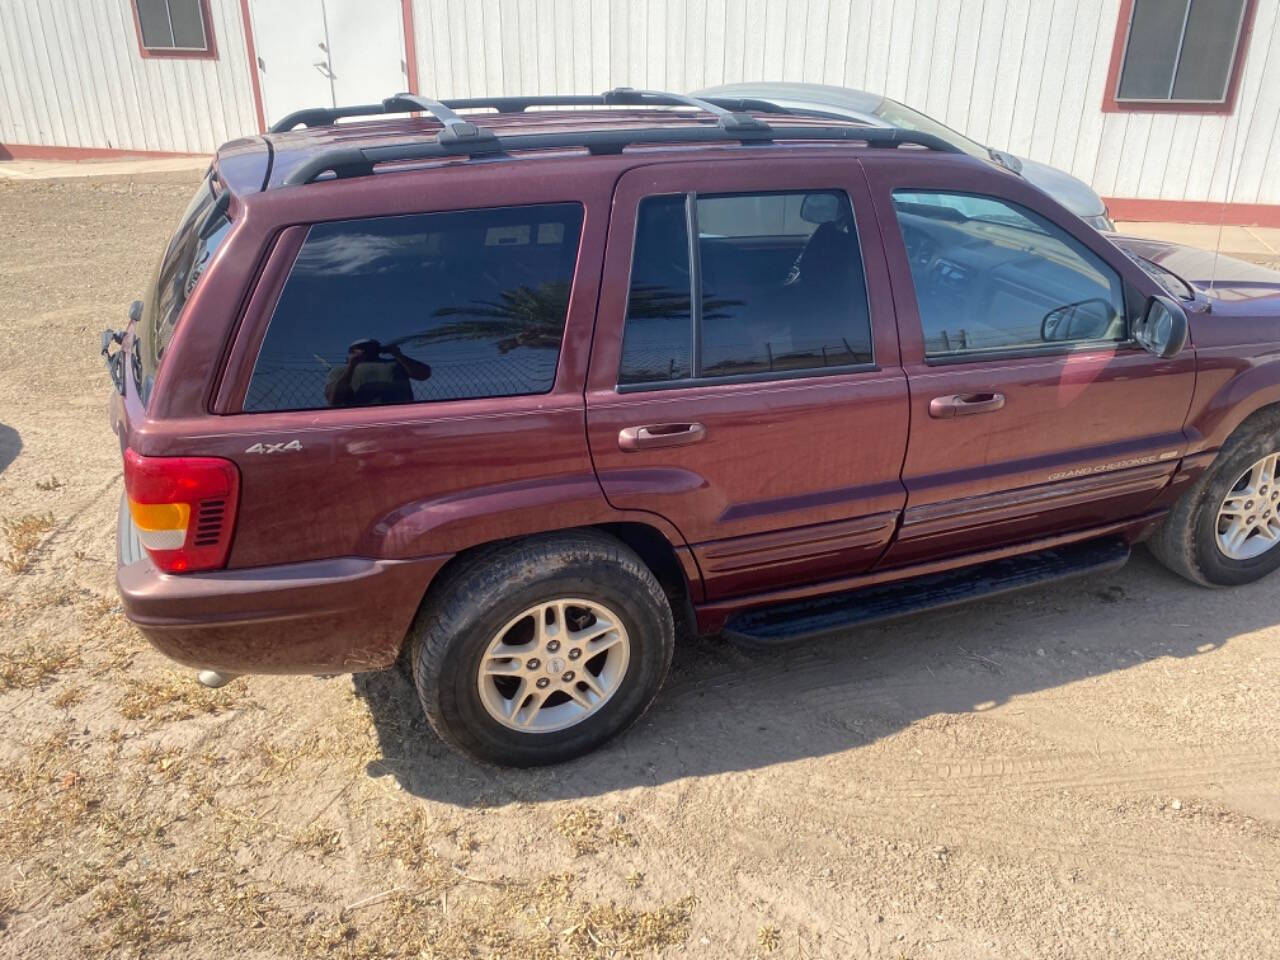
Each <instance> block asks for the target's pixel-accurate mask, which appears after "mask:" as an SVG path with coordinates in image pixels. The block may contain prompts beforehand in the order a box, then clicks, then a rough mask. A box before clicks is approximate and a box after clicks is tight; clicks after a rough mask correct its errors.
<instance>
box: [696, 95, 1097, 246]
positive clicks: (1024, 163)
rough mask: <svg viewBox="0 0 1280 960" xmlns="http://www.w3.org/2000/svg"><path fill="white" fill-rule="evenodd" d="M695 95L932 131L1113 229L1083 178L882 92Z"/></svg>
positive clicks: (1093, 222) (1085, 217) (1088, 220)
mask: <svg viewBox="0 0 1280 960" xmlns="http://www.w3.org/2000/svg"><path fill="white" fill-rule="evenodd" d="M692 96H695V97H702V98H704V99H705V98H710V99H713V100H728V99H744V100H763V101H765V102H768V103H773V104H777V105H778V106H779V107H785V108H787V109H789V110H812V111H815V112H821V113H825V114H828V115H830V116H838V117H848V118H850V119H853V120H858V121H860V122H862V123H867V124H871V125H872V126H876V127H899V128H901V129H903V130H916V131H919V132H921V133H931V134H933V135H934V136H935V137H939V138H941V139H943V140H946V141H947V142H949V143H951V144H953V145H954V146H956V147H958V148H959V149H961V150H963V151H964V152H965V153H967V154H970V155H971V156H975V157H979V158H981V159H983V160H994V161H995V162H996V163H998V164H1000V165H1001V166H1004V167H1008V168H1009V169H1010V170H1012V171H1013V172H1014V173H1018V174H1021V176H1022V177H1023V179H1025V180H1027V181H1028V182H1029V183H1032V184H1034V185H1035V186H1037V187H1039V188H1040V189H1041V190H1043V191H1044V192H1045V193H1047V194H1049V196H1051V197H1053V199H1055V200H1057V201H1058V202H1059V203H1060V204H1062V205H1063V206H1064V207H1066V208H1067V209H1068V210H1070V211H1071V212H1072V213H1074V214H1075V215H1076V216H1078V217H1079V218H1080V219H1081V220H1083V221H1084V222H1085V223H1087V224H1089V226H1091V227H1093V228H1094V229H1095V230H1102V231H1105V232H1108V233H1110V232H1113V231H1114V230H1115V224H1113V223H1112V222H1111V217H1110V215H1109V214H1108V213H1107V205H1106V204H1105V203H1103V202H1102V197H1100V196H1098V194H1097V193H1096V192H1095V191H1094V189H1093V188H1092V187H1090V186H1089V185H1088V184H1087V183H1085V182H1084V181H1083V180H1080V179H1079V178H1077V177H1073V176H1072V175H1071V174H1069V173H1066V172H1065V171H1062V170H1059V169H1058V168H1057V167H1051V166H1049V165H1048V164H1044V163H1037V162H1036V161H1035V160H1028V159H1026V158H1025V157H1015V156H1014V155H1013V154H1011V153H1005V152H1004V151H1003V150H995V149H992V148H991V147H986V146H983V145H982V144H980V143H978V142H977V141H976V140H970V139H969V138H968V137H966V136H965V135H964V134H962V133H959V132H957V131H955V130H952V129H951V128H950V127H948V126H946V125H945V124H943V123H939V122H938V121H937V120H934V119H933V118H932V117H930V116H927V115H926V114H923V113H921V112H920V111H918V110H913V109H912V108H911V107H908V106H906V105H905V104H901V103H898V102H897V101H896V100H890V99H889V98H888V97H882V96H881V95H880V94H878V93H868V92H866V91H865V90H852V89H850V88H848V87H832V86H827V85H825V84H821V83H728V84H724V85H722V86H718V87H707V88H706V89H703V90H695V91H694V92H693V94H692Z"/></svg>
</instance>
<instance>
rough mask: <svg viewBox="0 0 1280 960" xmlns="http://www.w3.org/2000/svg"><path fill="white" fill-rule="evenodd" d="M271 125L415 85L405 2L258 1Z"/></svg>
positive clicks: (256, 33) (261, 70)
mask: <svg viewBox="0 0 1280 960" xmlns="http://www.w3.org/2000/svg"><path fill="white" fill-rule="evenodd" d="M249 10H250V14H251V16H252V20H253V39H254V45H255V46H256V48H257V53H258V64H257V68H258V77H259V79H260V81H261V83H262V99H263V106H264V108H265V110H266V114H267V124H268V125H270V124H272V123H274V122H275V121H276V120H279V119H280V118H281V117H283V116H284V115H285V114H288V113H292V112H293V111H294V110H301V109H303V108H305V107H332V106H339V105H347V104H355V103H376V102H378V101H380V100H382V99H383V98H384V97H389V96H391V95H392V94H394V93H400V92H401V91H403V90H407V89H408V88H409V78H408V74H407V70H406V64H405V44H404V20H403V14H402V9H401V4H400V0H251V3H250V6H249Z"/></svg>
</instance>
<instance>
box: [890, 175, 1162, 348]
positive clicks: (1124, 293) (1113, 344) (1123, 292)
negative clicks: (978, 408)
mask: <svg viewBox="0 0 1280 960" xmlns="http://www.w3.org/2000/svg"><path fill="white" fill-rule="evenodd" d="M898 193H941V194H950V195H952V196H961V197H975V198H977V199H980V200H993V201H995V202H997V203H1003V204H1007V205H1009V206H1012V207H1016V208H1017V209H1019V210H1022V211H1025V212H1026V213H1029V214H1031V215H1032V216H1034V217H1037V218H1039V219H1041V220H1043V221H1044V222H1045V223H1047V224H1049V225H1050V226H1051V227H1053V228H1054V229H1055V230H1057V231H1059V232H1060V233H1062V234H1064V235H1065V236H1066V237H1067V238H1068V239H1069V240H1070V241H1071V244H1072V245H1073V249H1074V248H1079V249H1080V250H1084V251H1085V252H1086V253H1087V254H1089V255H1090V256H1092V257H1096V258H1097V259H1098V260H1099V261H1101V263H1102V265H1103V266H1104V267H1106V268H1107V270H1109V271H1110V272H1111V273H1113V274H1114V275H1115V276H1116V279H1118V280H1119V281H1120V306H1121V308H1122V309H1123V311H1124V314H1123V315H1124V327H1125V329H1124V334H1125V335H1124V337H1123V338H1122V339H1120V340H1077V341H1072V342H1068V343H1032V344H1025V345H1023V346H1016V347H986V348H983V347H979V348H977V349H976V350H965V351H958V352H955V353H935V354H931V353H929V348H928V343H927V341H928V337H927V335H926V334H925V329H924V315H923V314H922V313H921V312H920V294H919V292H918V291H917V290H916V279H915V274H914V273H913V272H911V271H910V270H908V272H907V278H908V283H909V284H910V290H911V296H912V298H913V299H914V300H915V307H916V323H917V325H918V326H919V328H920V356H921V358H922V359H923V361H924V364H925V366H928V367H939V366H947V365H950V364H953V363H975V362H981V361H983V360H1016V359H1018V358H1019V357H1041V356H1057V355H1065V354H1072V353H1085V352H1093V351H1099V350H1110V351H1119V350H1123V349H1126V348H1129V347H1136V346H1139V344H1138V342H1137V340H1135V339H1134V338H1133V329H1132V326H1133V316H1132V314H1131V312H1130V305H1131V304H1130V300H1129V281H1128V279H1127V278H1126V277H1125V275H1124V273H1123V272H1122V271H1121V270H1119V269H1117V268H1116V266H1115V265H1114V264H1112V263H1111V262H1110V261H1109V260H1107V258H1106V257H1104V256H1102V254H1100V253H1098V251H1096V250H1092V249H1090V248H1089V245H1088V244H1086V243H1083V242H1082V241H1081V240H1080V238H1079V237H1077V236H1076V235H1075V234H1073V233H1072V232H1071V231H1070V230H1068V229H1066V228H1065V227H1064V226H1062V225H1061V224H1060V223H1058V222H1057V221H1055V220H1052V219H1050V218H1049V217H1047V216H1045V215H1044V214H1043V213H1041V212H1040V211H1038V210H1035V209H1034V208H1032V207H1029V206H1027V205H1026V204H1023V203H1019V202H1018V201H1017V200H1011V199H1009V198H1008V197H1002V196H999V195H997V194H987V193H977V192H974V191H972V190H958V189H956V188H954V187H906V186H895V187H892V188H891V189H890V190H889V206H890V208H891V209H892V210H893V219H894V223H895V224H896V225H897V227H898V242H899V243H901V244H903V246H904V249H905V246H906V239H905V236H904V234H903V232H902V221H901V220H900V219H899V218H898V207H897V203H896V202H895V200H894V197H895V195H896V194H898ZM1077 252H1079V250H1077ZM1122 255H1123V253H1122ZM908 263H910V260H909V259H908Z"/></svg>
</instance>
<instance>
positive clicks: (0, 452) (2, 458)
mask: <svg viewBox="0 0 1280 960" xmlns="http://www.w3.org/2000/svg"><path fill="white" fill-rule="evenodd" d="M21 452H22V436H21V435H20V434H19V433H18V431H17V430H15V429H13V427H11V426H9V425H8V424H7V423H0V473H3V472H4V471H5V470H6V469H8V467H9V464H11V463H13V461H14V460H17V459H18V454H19V453H21Z"/></svg>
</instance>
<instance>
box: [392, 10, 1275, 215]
mask: <svg viewBox="0 0 1280 960" xmlns="http://www.w3.org/2000/svg"><path fill="white" fill-rule="evenodd" d="M1119 7H1120V0H874V2H873V0H601V2H592V3H587V2H586V0H413V9H414V27H415V31H416V35H417V36H416V39H417V51H418V76H419V82H420V85H421V87H422V89H423V90H424V91H430V92H431V93H433V94H435V95H436V96H441V97H466V96H481V95H486V94H488V95H493V94H503V93H506V94H515V93H566V92H586V91H598V90H603V89H606V88H608V87H612V86H618V85H628V86H636V87H653V88H658V89H669V90H690V89H694V88H696V87H700V86H707V85H711V84H717V83H732V82H736V81H741V80H799V81H809V82H815V83H830V84H838V85H842V86H850V87H857V88H859V89H863V90H873V91H878V92H881V93H884V94H886V95H887V96H890V97H893V98H894V99H896V100H901V101H903V102H904V103H908V104H910V105H912V106H914V107H917V108H919V109H921V110H924V111H925V112H926V113H929V114H931V115H933V116H934V117H937V118H938V119H939V120H942V121H943V122H945V123H947V124H948V125H950V126H953V127H955V128H956V129H958V130H962V131H964V132H966V133H968V134H969V135H970V136H972V137H974V138H975V139H977V140H981V141H982V142H984V143H988V144H990V145H992V146H995V147H1001V148H1004V149H1007V150H1010V151H1012V152H1013V153H1017V154H1019V155H1022V156H1027V157H1031V158H1032V159H1035V160H1040V161H1043V162H1045V163H1050V164H1053V165H1054V166H1057V167H1060V168H1063V169H1066V170H1070V171H1071V172H1072V173H1074V174H1075V175H1076V176H1078V177H1081V178H1082V179H1084V180H1085V181H1087V182H1089V183H1091V184H1092V185H1093V186H1094V188H1095V189H1097V190H1098V192H1099V193H1102V194H1104V195H1108V196H1125V197H1146V198H1153V199H1167V200H1213V201H1220V200H1222V199H1224V197H1227V196H1228V195H1229V198H1230V200H1231V201H1232V202H1235V203H1280V50H1278V49H1277V48H1280V16H1278V14H1280V0H1259V2H1258V4H1257V11H1256V14H1255V18H1254V25H1253V33H1252V38H1251V42H1250V48H1249V50H1248V53H1247V59H1246V60H1245V68H1244V74H1243V77H1242V82H1241V86H1240V92H1239V98H1238V101H1237V105H1236V110H1235V113H1234V114H1233V115H1231V116H1222V115H1214V114H1204V115H1181V116H1180V115H1177V114H1142V113H1107V114H1104V113H1103V112H1102V99H1103V88H1104V87H1105V85H1106V78H1107V68H1108V66H1109V64H1110V59H1111V45H1112V40H1113V37H1114V35H1115V28H1116V21H1117V18H1118V16H1119ZM1237 131H1238V132H1237Z"/></svg>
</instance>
